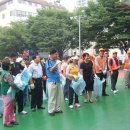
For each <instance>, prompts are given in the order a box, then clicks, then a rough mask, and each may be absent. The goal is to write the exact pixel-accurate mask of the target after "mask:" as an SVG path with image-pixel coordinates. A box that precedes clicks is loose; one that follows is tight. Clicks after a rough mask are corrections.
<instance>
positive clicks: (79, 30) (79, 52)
mask: <svg viewBox="0 0 130 130" xmlns="http://www.w3.org/2000/svg"><path fill="white" fill-rule="evenodd" d="M79 56H81V17H80V15H79Z"/></svg>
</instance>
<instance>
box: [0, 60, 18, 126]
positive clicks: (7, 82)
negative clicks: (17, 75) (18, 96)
mask: <svg viewBox="0 0 130 130" xmlns="http://www.w3.org/2000/svg"><path fill="white" fill-rule="evenodd" d="M2 69H3V70H2V79H1V83H2V84H1V93H2V98H3V101H4V114H3V124H4V126H5V127H13V125H18V122H16V119H15V115H14V106H15V101H14V98H12V97H10V96H9V95H8V90H9V88H10V87H11V88H12V89H17V87H16V85H15V84H14V82H13V77H12V75H11V74H10V70H11V63H10V60H9V58H5V59H4V60H3V62H2Z"/></svg>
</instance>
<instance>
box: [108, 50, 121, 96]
mask: <svg viewBox="0 0 130 130" xmlns="http://www.w3.org/2000/svg"><path fill="white" fill-rule="evenodd" d="M109 68H110V72H111V89H112V92H113V93H114V94H115V93H117V92H118V90H117V89H116V83H117V79H118V74H119V71H118V70H119V69H120V63H119V60H118V58H117V52H116V51H114V52H113V57H112V58H111V59H110V61H109Z"/></svg>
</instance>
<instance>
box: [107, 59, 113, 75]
mask: <svg viewBox="0 0 130 130" xmlns="http://www.w3.org/2000/svg"><path fill="white" fill-rule="evenodd" d="M108 64H109V69H110V73H111V75H112V74H113V70H112V64H113V61H112V59H110V61H109V62H108Z"/></svg>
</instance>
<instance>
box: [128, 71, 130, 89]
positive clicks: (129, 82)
mask: <svg viewBox="0 0 130 130" xmlns="http://www.w3.org/2000/svg"><path fill="white" fill-rule="evenodd" d="M129 79H130V71H129ZM128 88H130V80H128Z"/></svg>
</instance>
